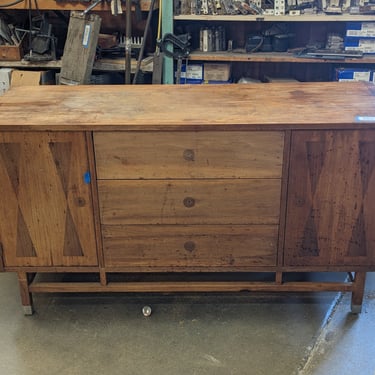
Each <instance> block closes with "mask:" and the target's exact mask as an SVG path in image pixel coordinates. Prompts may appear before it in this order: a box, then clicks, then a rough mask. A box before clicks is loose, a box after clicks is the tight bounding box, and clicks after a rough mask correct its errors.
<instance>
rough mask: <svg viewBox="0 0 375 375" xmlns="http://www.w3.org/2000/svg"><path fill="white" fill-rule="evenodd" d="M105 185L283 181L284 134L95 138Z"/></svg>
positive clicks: (110, 134)
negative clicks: (161, 181)
mask: <svg viewBox="0 0 375 375" xmlns="http://www.w3.org/2000/svg"><path fill="white" fill-rule="evenodd" d="M94 143H95V156H96V163H97V176H98V178H99V179H139V178H144V179H154V178H160V179H162V178H172V179H173V178H177V179H178V178H281V167H282V154H283V145H284V134H283V133H282V132H166V133H163V132H158V133H157V132H154V133H139V132H135V133H134V132H120V133H118V132H117V133H115V132H108V133H95V134H94Z"/></svg>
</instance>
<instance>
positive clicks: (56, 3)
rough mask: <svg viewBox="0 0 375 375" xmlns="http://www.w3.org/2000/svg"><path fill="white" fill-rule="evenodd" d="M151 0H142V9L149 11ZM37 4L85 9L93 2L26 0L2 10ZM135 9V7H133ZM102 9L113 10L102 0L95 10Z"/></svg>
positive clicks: (46, 7) (0, 0) (5, 0)
mask: <svg viewBox="0 0 375 375" xmlns="http://www.w3.org/2000/svg"><path fill="white" fill-rule="evenodd" d="M10 2H11V1H8V0H0V6H1V5H2V4H8V3H10ZM150 2H151V1H150V0H141V10H143V11H148V10H149V9H150ZM35 4H37V6H38V9H39V10H85V9H86V8H87V7H88V6H89V5H90V4H91V2H79V1H65V0H59V1H56V0H37V2H34V1H31V2H29V1H27V0H24V1H22V2H21V3H18V4H15V5H12V6H10V7H6V8H0V10H9V9H18V10H21V9H24V10H28V9H29V7H30V5H31V9H37V8H36V6H35ZM122 8H123V10H124V11H125V10H126V6H124V5H123V6H122ZM133 9H134V7H133ZM102 11H111V5H110V3H109V2H107V1H102V3H101V4H99V5H97V6H96V7H95V8H94V9H93V12H94V13H95V12H102Z"/></svg>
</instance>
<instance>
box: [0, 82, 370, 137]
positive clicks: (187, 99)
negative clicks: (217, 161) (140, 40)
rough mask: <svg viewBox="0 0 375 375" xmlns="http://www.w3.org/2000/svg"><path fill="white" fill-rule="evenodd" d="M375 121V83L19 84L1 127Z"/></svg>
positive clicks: (0, 117) (1, 111) (2, 105)
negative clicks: (27, 85) (22, 85)
mask: <svg viewBox="0 0 375 375" xmlns="http://www.w3.org/2000/svg"><path fill="white" fill-rule="evenodd" d="M357 127H358V128H362V127H365V128H374V127H375V85H373V84H371V83H362V82H355V83H352V82H350V83H347V82H345V83H343V82H340V83H339V82H319V83H268V84H248V85H162V86H161V85H136V86H126V85H108V86H106V85H103V86H102V85H97V86H94V85H92V86H33V87H32V86H30V87H15V88H12V89H11V90H9V91H8V92H7V93H6V94H4V95H3V96H2V97H1V98H0V130H2V131H19V130H22V131H28V130H38V131H48V130H51V131H52V130H70V131H71V130H98V131H105V130H211V129H212V130H213V129H216V130H217V129H222V130H231V129H249V130H250V129H263V128H264V129H265V130H266V129H288V128H291V129H296V128H298V129H301V128H302V129H304V128H309V129H311V128H316V129H322V128H323V129H324V128H330V129H336V128H337V129H346V128H357Z"/></svg>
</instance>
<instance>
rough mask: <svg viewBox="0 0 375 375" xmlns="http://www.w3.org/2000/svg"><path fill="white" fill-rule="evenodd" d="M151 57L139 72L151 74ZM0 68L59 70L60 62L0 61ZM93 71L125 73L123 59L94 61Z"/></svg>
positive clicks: (133, 64)
mask: <svg viewBox="0 0 375 375" xmlns="http://www.w3.org/2000/svg"><path fill="white" fill-rule="evenodd" d="M152 62H153V57H152V56H150V57H146V58H145V59H143V60H142V63H141V71H143V72H152V69H153V64H152ZM136 65H137V61H136V60H135V59H132V62H131V68H132V72H134V71H135V68H136ZM0 68H15V69H20V68H21V69H56V70H60V69H61V60H57V61H46V62H38V63H34V62H29V61H25V60H20V61H0ZM93 71H105V72H121V71H125V59H124V58H120V59H100V60H97V61H95V63H94V67H93Z"/></svg>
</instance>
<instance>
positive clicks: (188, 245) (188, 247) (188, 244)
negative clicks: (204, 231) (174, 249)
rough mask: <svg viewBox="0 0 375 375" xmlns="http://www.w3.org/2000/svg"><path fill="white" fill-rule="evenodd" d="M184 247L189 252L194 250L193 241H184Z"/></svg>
mask: <svg viewBox="0 0 375 375" xmlns="http://www.w3.org/2000/svg"><path fill="white" fill-rule="evenodd" d="M184 249H185V250H186V251H189V252H190V253H191V252H192V251H194V250H195V243H194V242H193V241H186V242H185V243H184Z"/></svg>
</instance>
